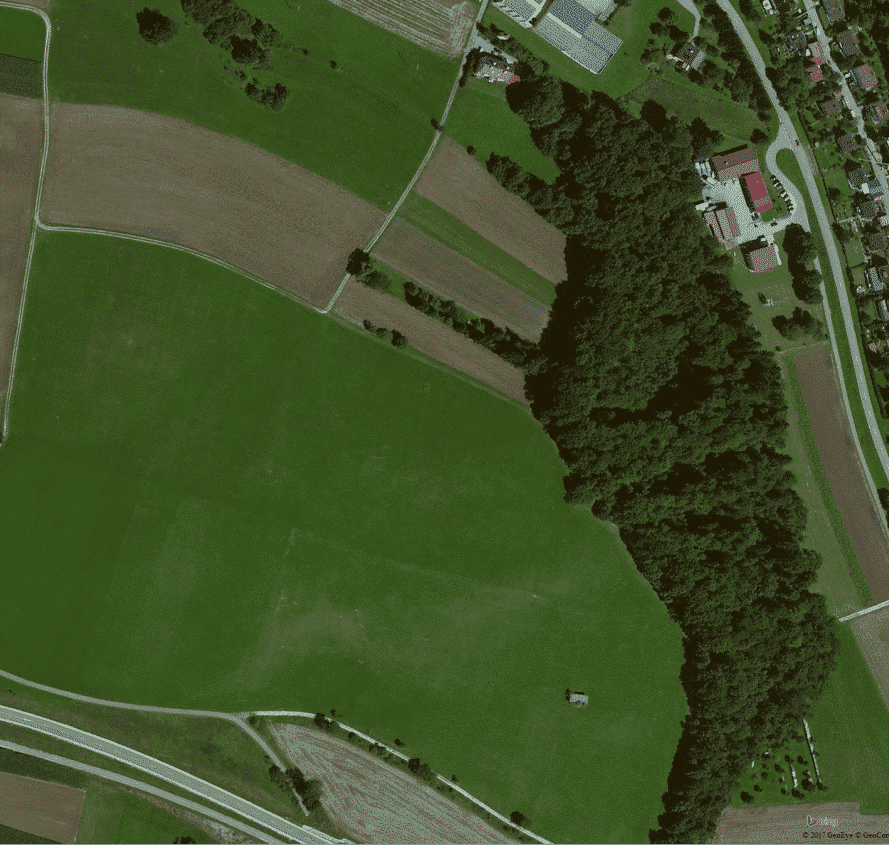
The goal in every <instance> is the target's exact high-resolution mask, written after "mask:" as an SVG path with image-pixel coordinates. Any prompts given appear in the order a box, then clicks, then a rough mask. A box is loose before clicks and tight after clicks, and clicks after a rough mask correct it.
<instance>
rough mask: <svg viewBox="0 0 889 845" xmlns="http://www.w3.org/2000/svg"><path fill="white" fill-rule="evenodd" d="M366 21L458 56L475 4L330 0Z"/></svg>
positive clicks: (431, 0)
mask: <svg viewBox="0 0 889 845" xmlns="http://www.w3.org/2000/svg"><path fill="white" fill-rule="evenodd" d="M331 2H333V3H336V5H337V6H342V7H343V8H344V9H348V10H349V11H350V12H353V13H354V14H356V15H360V16H361V17H362V18H364V19H365V20H368V21H370V22H371V23H375V24H376V25H377V26H381V27H383V29H388V30H389V32H394V33H395V34H396V35H400V36H401V37H402V38H406V39H407V40H408V41H413V42H414V44H419V45H420V46H421V47H425V48H426V49H427V50H432V51H433V52H434V53H438V54H439V55H441V56H447V57H448V58H449V59H452V58H454V57H455V56H459V55H460V53H461V52H462V51H463V44H464V42H465V41H466V36H467V35H468V34H469V29H470V27H471V26H472V24H473V21H474V20H475V14H476V7H475V6H474V5H473V4H472V3H468V2H465V1H464V2H460V1H459V0H443V2H440V3H438V2H436V0H331Z"/></svg>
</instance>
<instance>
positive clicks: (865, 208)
mask: <svg viewBox="0 0 889 845" xmlns="http://www.w3.org/2000/svg"><path fill="white" fill-rule="evenodd" d="M879 213H880V206H878V205H877V204H876V203H875V202H874V201H873V200H865V201H864V202H863V203H861V204H860V205H859V206H858V214H859V215H860V216H861V217H863V218H864V219H865V220H873V219H874V217H876V216H877V215H878V214H879Z"/></svg>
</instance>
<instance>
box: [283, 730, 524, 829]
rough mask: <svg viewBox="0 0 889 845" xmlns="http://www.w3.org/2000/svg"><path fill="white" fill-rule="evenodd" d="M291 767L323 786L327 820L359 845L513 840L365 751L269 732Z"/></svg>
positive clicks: (311, 736)
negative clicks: (363, 844) (334, 823)
mask: <svg viewBox="0 0 889 845" xmlns="http://www.w3.org/2000/svg"><path fill="white" fill-rule="evenodd" d="M270 730H271V732H272V733H273V734H274V736H275V737H276V739H277V740H278V742H279V744H280V745H281V747H282V749H283V750H284V753H285V755H286V756H287V758H288V759H289V760H290V761H291V763H293V764H295V765H297V766H299V768H300V769H302V771H303V772H304V773H305V775H306V777H308V778H319V779H320V780H321V782H322V783H323V784H324V793H323V795H322V798H321V803H322V804H323V805H324V809H325V810H326V811H327V813H328V815H330V817H331V818H332V819H333V820H334V822H336V823H337V825H338V826H339V827H340V828H341V829H342V830H343V831H344V832H345V833H346V835H347V836H349V837H351V838H353V839H355V840H356V841H358V842H367V843H375V842H385V843H392V845H398V843H420V842H503V843H508V842H512V841H513V840H511V839H509V838H507V837H506V836H505V835H504V834H503V833H502V832H501V831H499V830H496V829H494V828H493V827H491V826H490V825H488V824H486V823H485V822H484V821H482V820H481V819H480V818H478V816H476V815H474V814H473V813H471V812H469V810H466V809H464V808H463V807H461V806H459V805H458V804H455V803H454V802H453V801H450V800H449V799H448V798H445V797H444V796H443V795H441V794H440V793H439V792H438V791H437V790H435V789H433V788H432V787H429V786H426V785H425V784H423V783H422V782H421V781H419V780H418V779H417V778H415V777H414V776H413V775H412V774H410V772H408V771H407V770H406V769H403V768H401V767H397V766H394V765H392V764H391V763H387V762H385V761H384V760H381V759H380V758H379V757H376V756H375V755H374V754H371V753H370V752H369V751H367V750H366V749H361V748H357V747H356V746H355V745H352V744H351V743H349V742H346V741H345V740H342V739H338V738H336V737H332V736H329V735H328V734H325V733H322V732H321V731H318V730H314V729H312V728H308V727H303V726H299V725H273V726H272V727H271V728H270Z"/></svg>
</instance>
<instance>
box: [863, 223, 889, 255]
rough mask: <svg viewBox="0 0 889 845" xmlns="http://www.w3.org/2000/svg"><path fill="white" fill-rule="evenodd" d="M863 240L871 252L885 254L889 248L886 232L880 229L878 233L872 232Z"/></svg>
mask: <svg viewBox="0 0 889 845" xmlns="http://www.w3.org/2000/svg"><path fill="white" fill-rule="evenodd" d="M861 240H862V242H863V243H864V245H865V246H866V247H867V248H868V250H870V252H885V251H886V247H887V246H889V244H887V238H886V232H885V231H884V230H883V229H880V231H878V232H871V233H869V234H867V235H865V236H864V237H863V238H862V239H861Z"/></svg>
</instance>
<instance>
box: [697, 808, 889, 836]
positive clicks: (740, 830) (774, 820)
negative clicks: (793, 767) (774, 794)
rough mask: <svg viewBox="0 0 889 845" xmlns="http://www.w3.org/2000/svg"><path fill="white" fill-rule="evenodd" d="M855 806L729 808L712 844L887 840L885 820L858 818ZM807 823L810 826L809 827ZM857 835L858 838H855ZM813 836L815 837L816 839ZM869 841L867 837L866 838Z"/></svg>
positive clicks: (888, 824) (888, 832)
mask: <svg viewBox="0 0 889 845" xmlns="http://www.w3.org/2000/svg"><path fill="white" fill-rule="evenodd" d="M859 806H860V804H858V803H852V802H848V803H839V802H838V803H831V804H782V805H773V806H770V807H744V808H738V807H729V808H728V809H727V810H725V811H724V812H723V814H722V816H721V817H720V819H719V825H718V827H717V828H716V835H715V836H714V837H713V839H711V840H710V841H711V842H715V843H724V842H725V843H729V842H732V843H734V842H738V843H748V842H749V843H759V842H763V843H775V845H778V843H785V842H787V843H792V842H799V843H803V842H807V843H808V842H812V841H813V840H815V841H819V840H823V841H836V840H840V841H843V840H841V838H840V837H841V834H843V833H846V834H849V836H847V837H845V838H846V839H851V841H853V842H861V841H865V839H866V834H868V833H870V834H878V835H877V836H876V837H874V838H875V839H877V840H878V841H879V840H885V839H887V838H889V816H886V815H884V816H869V815H862V814H861V813H860V812H859V810H858V808H859ZM809 819H811V820H813V821H814V824H809V823H808V821H809ZM856 833H860V834H861V838H856V837H855V834H856ZM816 834H817V836H816ZM867 838H869V837H867Z"/></svg>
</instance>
